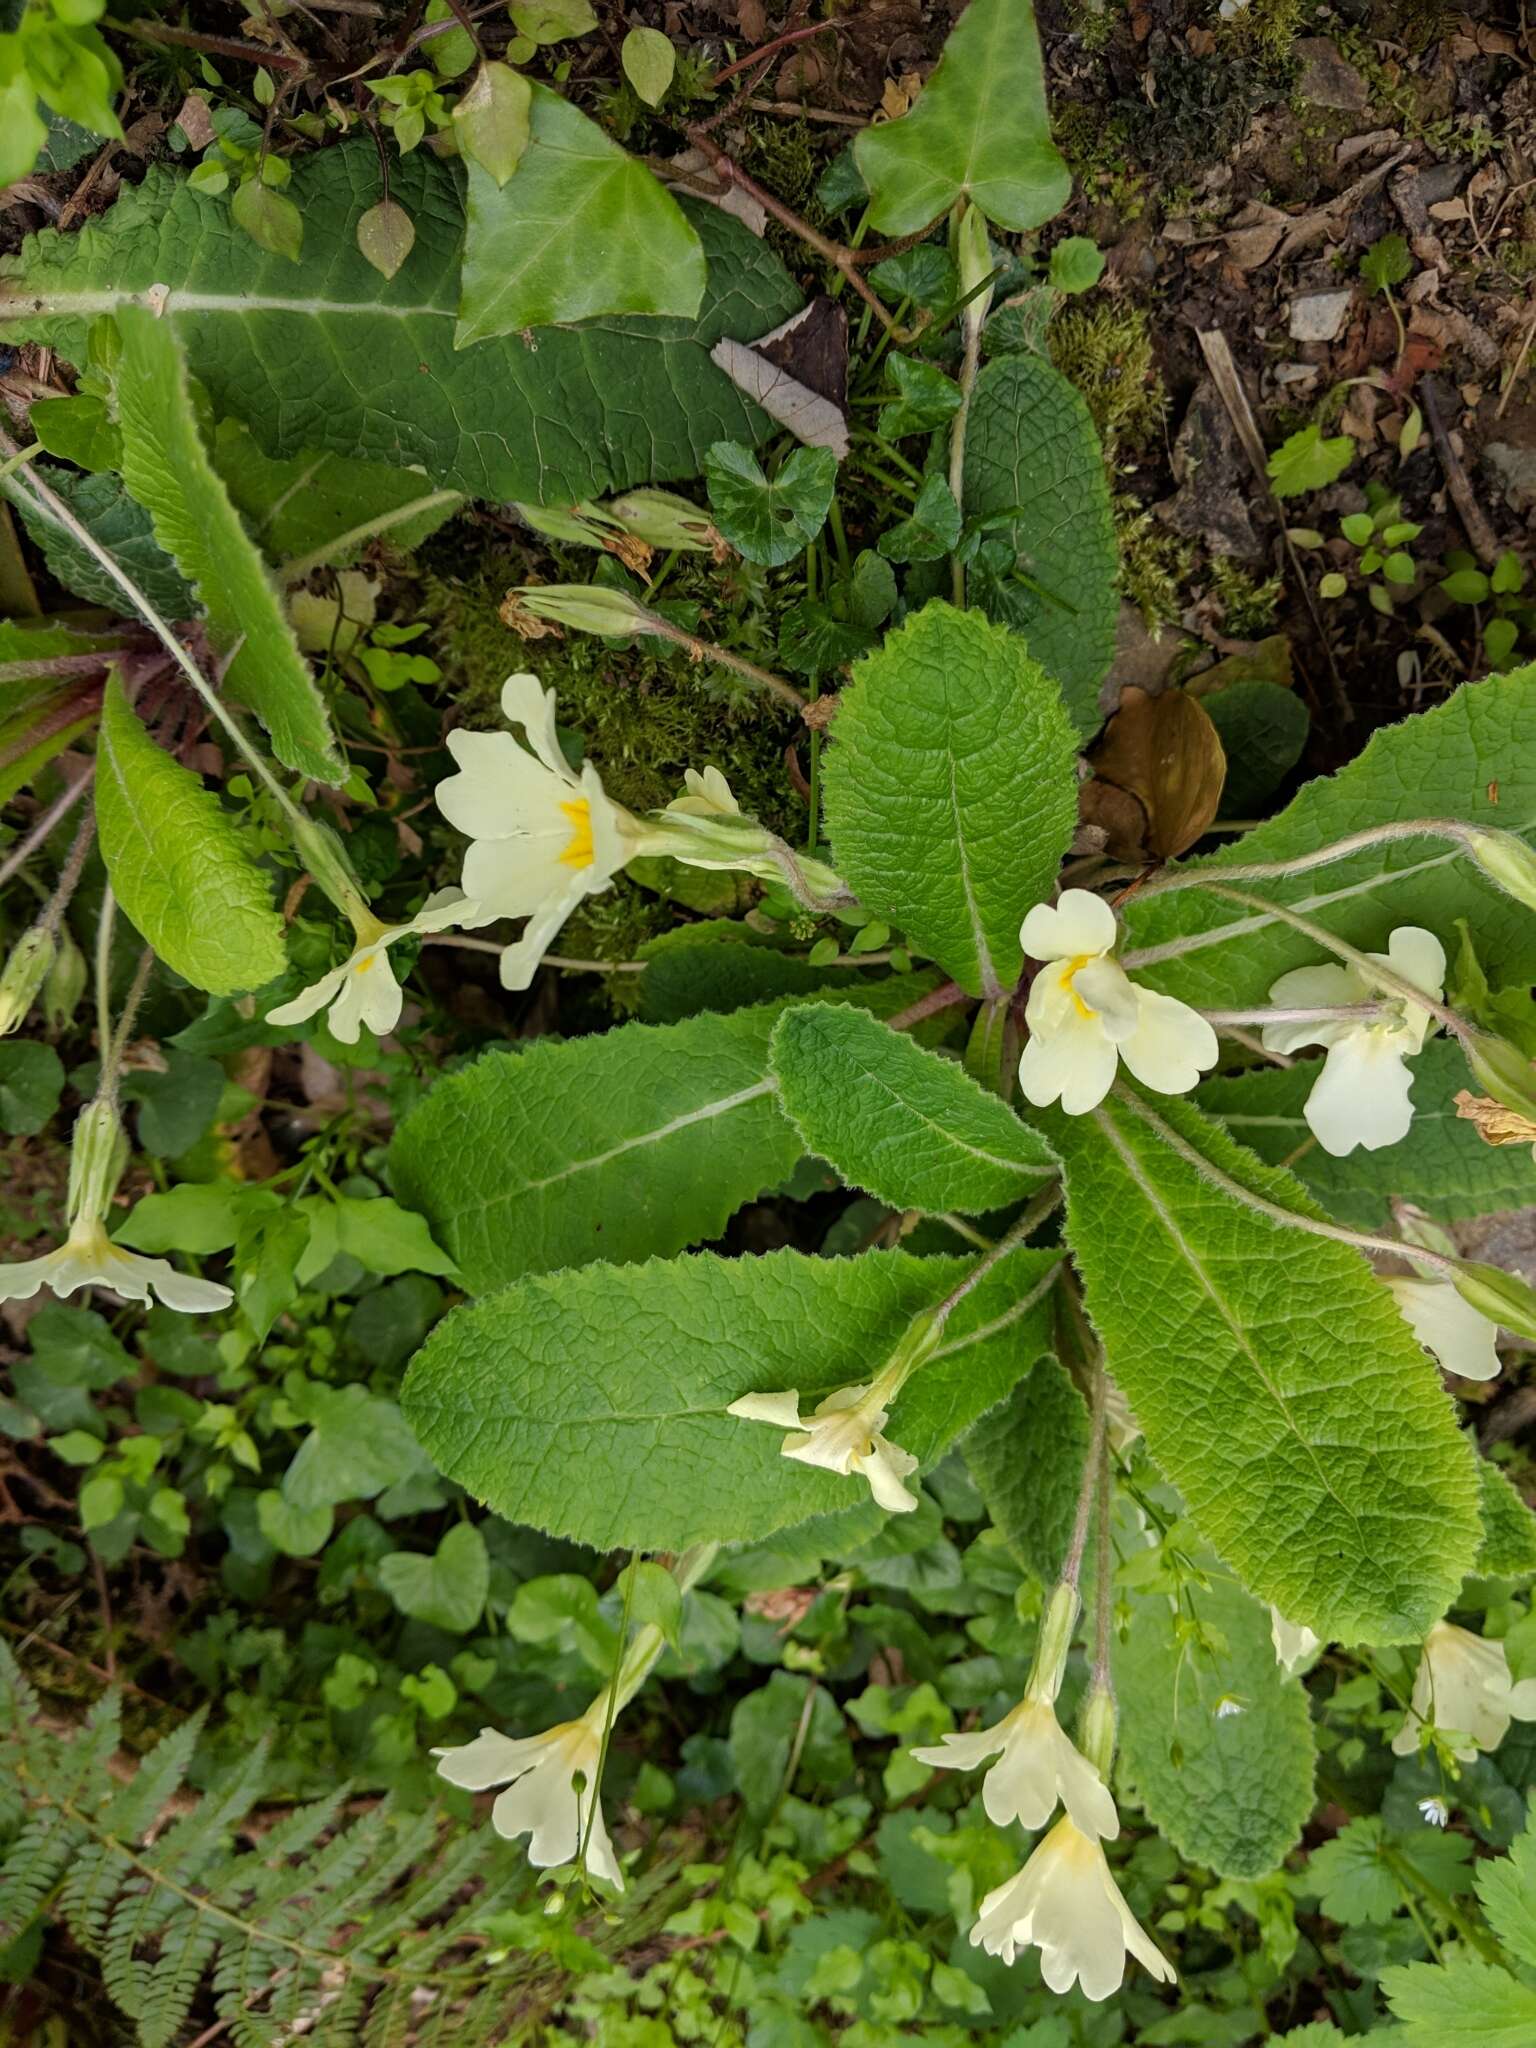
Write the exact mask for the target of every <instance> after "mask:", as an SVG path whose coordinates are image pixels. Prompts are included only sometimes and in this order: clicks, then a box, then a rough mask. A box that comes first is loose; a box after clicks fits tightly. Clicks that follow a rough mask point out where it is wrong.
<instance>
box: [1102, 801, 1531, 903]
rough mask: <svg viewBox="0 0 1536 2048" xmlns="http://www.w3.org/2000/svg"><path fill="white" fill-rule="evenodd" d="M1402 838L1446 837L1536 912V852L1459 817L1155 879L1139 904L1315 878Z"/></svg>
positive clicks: (1373, 828) (1413, 821)
mask: <svg viewBox="0 0 1536 2048" xmlns="http://www.w3.org/2000/svg"><path fill="white" fill-rule="evenodd" d="M1397 839H1442V840H1445V841H1446V842H1447V843H1448V844H1450V845H1452V846H1454V847H1456V848H1458V849H1459V850H1460V851H1461V852H1463V853H1465V854H1467V855H1468V857H1469V858H1470V859H1472V860H1473V861H1475V862H1476V864H1477V866H1478V867H1479V868H1480V869H1481V870H1482V872H1483V873H1484V874H1485V875H1486V876H1487V877H1488V879H1489V880H1490V881H1491V882H1493V883H1495V884H1496V885H1497V887H1499V888H1500V889H1502V890H1504V891H1505V893H1506V894H1508V895H1510V896H1513V897H1515V898H1517V900H1518V901H1520V902H1521V903H1524V904H1527V905H1528V906H1529V907H1530V908H1532V909H1536V854H1533V853H1532V851H1531V849H1530V848H1529V847H1528V846H1527V845H1526V843H1525V841H1524V840H1523V839H1521V838H1519V837H1517V835H1516V834H1515V833H1513V832H1503V831H1499V830H1497V829H1495V828H1493V827H1491V826H1477V825H1465V824H1463V823H1462V822H1461V820H1460V819H1459V818H1408V819H1404V820H1403V821H1401V822H1400V823H1397V824H1390V825H1369V826H1367V827H1366V828H1365V829H1364V830H1363V831H1360V832H1350V833H1347V834H1346V835H1345V837H1344V838H1342V839H1335V840H1331V841H1330V842H1329V844H1328V845H1326V846H1318V847H1314V848H1313V849H1312V851H1311V852H1310V853H1300V854H1295V855H1293V856H1292V857H1291V858H1290V859H1289V860H1258V861H1223V862H1221V864H1220V865H1219V866H1213V867H1211V868H1209V869H1201V868H1192V869H1188V870H1180V871H1178V872H1176V873H1174V874H1163V875H1157V876H1155V877H1154V878H1153V879H1152V880H1151V881H1149V882H1146V883H1144V884H1143V885H1142V887H1141V888H1140V889H1138V891H1137V892H1136V893H1137V900H1138V902H1145V901H1146V900H1147V898H1148V897H1150V896H1167V895H1169V894H1171V893H1172V892H1173V891H1174V890H1176V889H1205V888H1210V887H1212V886H1214V885H1215V884H1216V883H1221V882H1278V881H1283V880H1285V879H1286V878H1287V877H1288V876H1290V875H1305V874H1310V873H1311V872H1312V871H1313V869H1315V868H1323V867H1330V866H1331V865H1332V864H1333V862H1334V861H1339V860H1348V859H1349V857H1350V855H1351V854H1356V853H1365V852H1368V851H1369V850H1370V848H1372V847H1373V846H1387V845H1390V844H1391V842H1392V841H1393V840H1397Z"/></svg>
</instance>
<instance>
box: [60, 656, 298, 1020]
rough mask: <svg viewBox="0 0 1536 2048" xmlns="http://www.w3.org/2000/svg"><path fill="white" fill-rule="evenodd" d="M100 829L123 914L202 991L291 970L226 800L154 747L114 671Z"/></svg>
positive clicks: (229, 988)
mask: <svg viewBox="0 0 1536 2048" xmlns="http://www.w3.org/2000/svg"><path fill="white" fill-rule="evenodd" d="M96 826H97V830H98V832H99V834H100V838H101V857H102V859H103V860H104V861H105V863H106V868H107V874H108V876H109V877H110V878H111V882H112V887H113V890H114V891H115V892H116V895H117V900H118V902H119V903H120V904H121V905H122V907H123V912H124V915H125V916H126V917H128V918H129V919H130V921H131V922H132V923H133V925H134V926H135V928H136V929H137V930H138V931H140V932H141V933H142V934H143V935H144V938H145V939H146V940H147V941H148V943H149V944H150V945H151V946H153V947H154V949H155V951H156V952H157V953H158V954H159V955H160V957H161V958H162V959H163V960H164V961H165V962H166V964H167V965H168V966H170V967H173V968H174V969H175V971H176V972H177V973H178V974H180V975H183V976H184V977H185V978H186V979H187V980H188V981H190V982H191V983H192V984H193V986H194V987H196V988H202V989H206V990H207V991H208V992H209V994H210V995H233V994H234V993H235V992H236V991H237V990H240V989H252V988H261V987H263V986H264V985H265V984H266V983H267V982H269V981H273V980H275V979H276V978H277V976H278V975H280V974H281V973H282V972H283V969H284V968H285V967H286V966H287V964H288V956H287V954H286V952H285V951H284V947H283V926H282V920H281V919H280V918H279V917H278V915H277V912H276V911H275V910H274V909H273V907H272V894H271V886H270V884H269V883H268V881H267V879H266V877H265V876H264V875H263V874H262V873H261V870H260V869H259V868H257V867H256V866H255V864H254V863H253V862H252V861H251V860H250V859H249V858H248V857H247V855H246V852H245V849H244V848H243V847H242V845H241V844H240V840H239V838H238V836H237V835H236V832H235V830H234V827H233V826H232V825H231V824H230V822H229V820H228V819H227V818H226V817H225V815H224V812H223V810H222V809H221V808H220V805H219V801H218V799H217V798H216V797H215V796H214V795H213V794H212V793H211V791H209V790H206V789H204V787H203V785H202V783H201V782H200V781H199V780H198V778H197V776H195V775H193V774H192V773H191V772H190V770H188V769H186V768H183V767H182V766H181V764H180V762H179V761H173V760H172V759H171V757H170V755H169V754H167V753H165V752H163V751H162V749H161V748H159V747H157V746H156V745H155V743H154V741H153V740H152V739H151V738H150V736H149V734H148V733H147V732H146V731H145V730H144V727H143V724H142V722H141V721H140V720H139V719H138V717H137V716H136V715H135V714H134V712H133V710H132V708H131V707H130V705H129V703H128V700H127V698H126V697H125V696H124V695H123V687H122V684H121V682H120V681H119V680H118V679H117V677H116V676H115V675H114V676H113V678H112V680H111V682H110V683H109V684H108V686H107V693H106V698H105V700H104V702H103V705H102V718H101V737H100V740H99V741H98V743H97V754H96Z"/></svg>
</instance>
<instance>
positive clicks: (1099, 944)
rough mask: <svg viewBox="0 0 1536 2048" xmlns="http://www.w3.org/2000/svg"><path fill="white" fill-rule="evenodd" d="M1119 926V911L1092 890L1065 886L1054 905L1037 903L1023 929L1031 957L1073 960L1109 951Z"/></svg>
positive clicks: (1022, 936)
mask: <svg viewBox="0 0 1536 2048" xmlns="http://www.w3.org/2000/svg"><path fill="white" fill-rule="evenodd" d="M1117 929H1118V927H1117V925H1116V923H1115V913H1114V912H1113V911H1112V910H1111V909H1110V907H1109V905H1108V904H1107V903H1106V902H1105V901H1104V898H1103V897H1102V896H1095V895H1094V894H1093V892H1092V891H1091V890H1090V889H1063V890H1062V892H1061V895H1060V896H1059V897H1058V898H1057V900H1056V902H1055V904H1054V905H1052V904H1049V903H1037V904H1036V905H1035V907H1034V909H1033V910H1032V911H1030V913H1029V915H1028V916H1027V917H1026V918H1025V920H1024V922H1023V924H1022V925H1021V926H1020V928H1019V943H1020V944H1021V945H1022V946H1023V948H1024V951H1025V952H1026V953H1027V954H1028V955H1029V957H1030V959H1031V960H1071V959H1074V958H1075V957H1076V956H1077V955H1078V954H1079V953H1086V954H1089V955H1093V954H1096V953H1108V952H1109V951H1110V950H1111V949H1112V947H1113V946H1114V943H1115V935H1116V931H1117Z"/></svg>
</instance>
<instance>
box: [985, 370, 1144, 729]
mask: <svg viewBox="0 0 1536 2048" xmlns="http://www.w3.org/2000/svg"><path fill="white" fill-rule="evenodd" d="M989 332H990V330H989ZM962 496H963V506H964V511H965V516H966V518H967V519H968V520H969V521H970V522H971V524H972V525H973V526H985V528H986V530H987V531H988V532H989V533H992V534H996V535H998V536H1000V537H1001V538H1002V539H1003V540H1005V541H1006V542H1007V543H1008V545H1009V547H1010V548H1012V550H1013V553H1014V558H1015V565H1016V566H1015V569H1014V572H1013V573H1012V574H1011V575H1010V576H1008V577H1006V578H1003V579H1001V580H996V579H992V578H984V577H981V576H979V575H978V576H974V577H973V581H974V582H975V585H976V591H975V595H976V600H977V601H978V602H979V603H980V604H981V605H982V607H983V608H984V609H985V610H986V612H987V613H988V615H989V616H990V617H992V618H994V619H996V620H997V621H998V622H999V623H1000V624H1003V625H1008V626H1013V627H1016V628H1017V630H1018V631H1019V632H1020V633H1022V634H1023V636H1024V641H1025V644H1026V646H1027V647H1028V649H1029V651H1030V653H1031V654H1032V655H1033V656H1034V658H1035V660H1036V661H1038V662H1039V663H1040V665H1041V667H1042V668H1043V669H1045V670H1046V671H1047V673H1048V674H1050V675H1052V676H1054V677H1055V679H1056V681H1057V682H1058V683H1059V684H1060V686H1061V691H1062V695H1063V696H1064V697H1065V698H1066V701H1067V709H1068V710H1069V711H1070V712H1071V714H1072V718H1073V720H1074V722H1075V723H1076V725H1077V728H1078V731H1079V732H1081V733H1084V734H1086V733H1090V732H1092V731H1093V730H1094V729H1095V728H1096V727H1097V726H1098V724H1099V722H1100V720H1099V708H1098V703H1099V685H1100V683H1101V682H1102V681H1103V680H1104V676H1105V674H1106V673H1107V671H1108V668H1109V663H1110V658H1111V656H1112V655H1113V653H1114V647H1115V625H1116V621H1117V620H1118V618H1119V616H1120V597H1119V591H1118V587H1117V586H1118V582H1119V575H1120V554H1119V548H1118V545H1117V543H1116V540H1115V522H1114V513H1113V509H1112V507H1111V505H1110V496H1109V482H1108V479H1107V477H1106V475H1105V470H1104V450H1103V448H1102V446H1101V445H1100V442H1099V436H1098V431H1097V429H1096V428H1095V426H1094V424H1093V419H1092V416H1091V415H1090V413H1089V411H1088V407H1087V405H1086V404H1085V403H1084V401H1083V399H1082V397H1081V395H1080V394H1079V393H1078V392H1076V391H1074V390H1073V388H1072V386H1071V385H1070V384H1069V383H1068V382H1067V380H1066V378H1065V377H1063V376H1062V375H1061V374H1060V373H1059V372H1058V371H1056V370H1054V369H1052V367H1051V365H1050V364H1049V363H1048V362H1046V361H1044V360H1043V358H1041V357H1039V356H1034V355H1012V356H999V357H998V358H997V359H996V360H994V361H993V362H990V363H987V364H985V365H984V366H983V368H982V371H981V374H980V376H979V377H978V378H977V379H976V383H975V385H974V387H973V389H972V391H971V404H970V410H969V411H968V412H967V414H966V419H965V480H964V484H963V487H962Z"/></svg>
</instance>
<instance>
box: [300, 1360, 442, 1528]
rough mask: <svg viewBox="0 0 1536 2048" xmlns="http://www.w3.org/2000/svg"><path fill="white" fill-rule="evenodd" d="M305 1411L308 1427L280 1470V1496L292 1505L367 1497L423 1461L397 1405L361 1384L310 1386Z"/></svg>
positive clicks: (320, 1505) (333, 1503) (331, 1504)
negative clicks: (282, 1472)
mask: <svg viewBox="0 0 1536 2048" xmlns="http://www.w3.org/2000/svg"><path fill="white" fill-rule="evenodd" d="M304 1413H305V1420H306V1421H307V1422H308V1424H309V1429H308V1431H307V1433H306V1435H305V1438H304V1441H303V1442H302V1443H301V1444H300V1445H299V1448H298V1450H297V1451H296V1452H295V1453H294V1457H293V1462H292V1463H291V1464H290V1465H289V1467H288V1470H287V1471H286V1472H285V1473H284V1474H283V1498H284V1499H285V1500H286V1501H287V1502H288V1503H289V1504H290V1506H292V1507H295V1508H300V1509H309V1508H330V1507H335V1506H337V1505H338V1504H339V1503H340V1502H342V1501H345V1500H371V1499H372V1498H373V1496H374V1495H375V1494H376V1493H383V1492H384V1490H385V1488H386V1487H390V1486H395V1485H398V1483H399V1482H400V1481H401V1480H402V1479H407V1478H409V1477H410V1475H411V1474H412V1473H413V1472H419V1471H420V1470H421V1469H422V1466H423V1465H424V1464H425V1462H426V1461H425V1459H424V1458H423V1455H422V1450H421V1446H420V1445H419V1444H418V1443H417V1441H416V1439H415V1437H414V1436H413V1435H412V1434H411V1430H410V1427H409V1425H408V1424H407V1423H406V1421H405V1418H404V1417H403V1416H402V1415H401V1413H400V1410H399V1408H398V1407H397V1406H396V1404H395V1403H394V1402H393V1401H385V1400H382V1399H380V1398H379V1396H377V1395H375V1394H370V1393H369V1392H368V1391H367V1389H366V1388H365V1387H359V1386H350V1387H326V1386H321V1385H319V1384H318V1383H316V1384H312V1385H310V1386H309V1387H308V1388H306V1390H305V1396H304Z"/></svg>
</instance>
